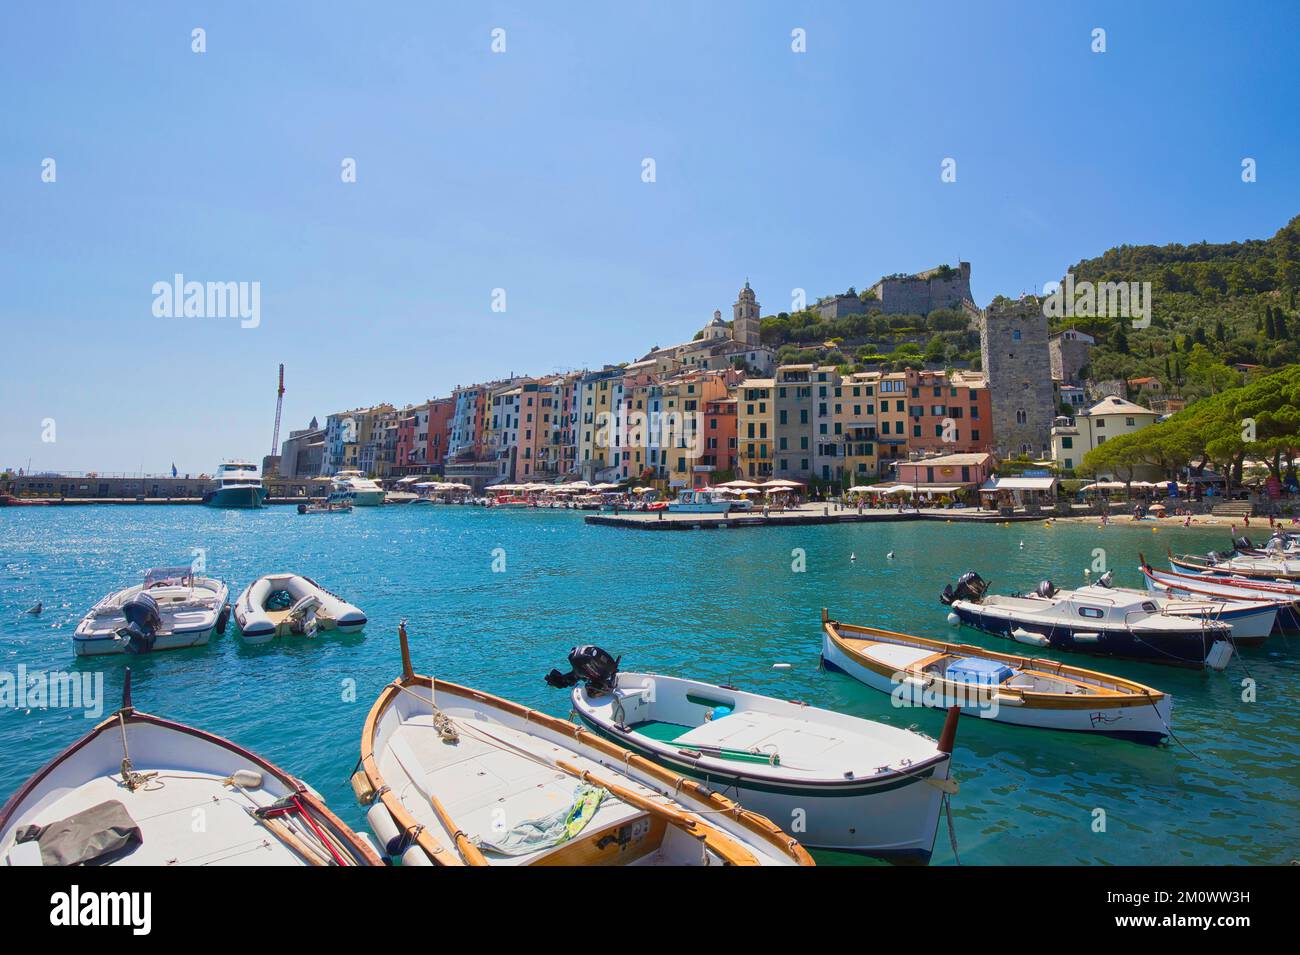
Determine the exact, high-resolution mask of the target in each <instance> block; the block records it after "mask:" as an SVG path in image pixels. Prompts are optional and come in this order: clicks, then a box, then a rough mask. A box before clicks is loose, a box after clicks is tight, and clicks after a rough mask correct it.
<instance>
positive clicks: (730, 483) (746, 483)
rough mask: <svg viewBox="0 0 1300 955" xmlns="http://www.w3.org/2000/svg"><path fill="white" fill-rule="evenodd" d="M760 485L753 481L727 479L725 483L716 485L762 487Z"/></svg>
mask: <svg viewBox="0 0 1300 955" xmlns="http://www.w3.org/2000/svg"><path fill="white" fill-rule="evenodd" d="M762 486H763V485H761V484H755V483H754V482H753V481H728V482H727V483H726V484H719V485H718V487H731V488H741V487H762Z"/></svg>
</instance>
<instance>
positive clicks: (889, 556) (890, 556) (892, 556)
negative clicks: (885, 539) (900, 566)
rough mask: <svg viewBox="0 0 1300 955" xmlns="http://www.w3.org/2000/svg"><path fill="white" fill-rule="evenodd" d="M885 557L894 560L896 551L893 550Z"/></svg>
mask: <svg viewBox="0 0 1300 955" xmlns="http://www.w3.org/2000/svg"><path fill="white" fill-rule="evenodd" d="M885 558H886V559H887V560H893V559H894V552H893V551H892V550H891V551H890V552H889V553H888V554H886V555H885Z"/></svg>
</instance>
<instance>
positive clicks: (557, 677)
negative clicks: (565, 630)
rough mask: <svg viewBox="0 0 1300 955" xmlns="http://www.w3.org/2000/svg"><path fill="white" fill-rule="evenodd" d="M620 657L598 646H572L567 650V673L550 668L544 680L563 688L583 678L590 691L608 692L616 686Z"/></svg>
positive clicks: (597, 692)
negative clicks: (570, 668)
mask: <svg viewBox="0 0 1300 955" xmlns="http://www.w3.org/2000/svg"><path fill="white" fill-rule="evenodd" d="M622 659H623V658H622V657H617V658H616V657H613V656H611V655H610V654H609V653H607V652H605V651H604V650H602V649H601V648H600V647H594V646H585V647H574V648H573V649H572V650H570V651H569V666H570V667H572V670H571V671H570V672H568V673H561V672H560V671H559V670H552V671H551V672H550V673H548V674H546V682H547V683H548V684H549V685H551V686H553V687H555V688H556V689H559V690H565V689H568V688H569V687H571V686H573V685H574V684H575V683H577V682H579V681H580V680H585V681H586V683H587V689H588V690H590V691H591V692H592V693H595V694H596V695H600V694H601V693H608V692H610V691H611V690H613V689H614V688H615V687H617V686H618V664H619V661H621V660H622Z"/></svg>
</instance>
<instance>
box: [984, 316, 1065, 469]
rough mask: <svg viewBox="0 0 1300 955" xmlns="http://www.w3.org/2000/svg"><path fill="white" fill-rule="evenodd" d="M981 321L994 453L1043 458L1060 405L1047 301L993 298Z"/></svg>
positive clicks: (1002, 455)
mask: <svg viewBox="0 0 1300 955" xmlns="http://www.w3.org/2000/svg"><path fill="white" fill-rule="evenodd" d="M979 325H980V357H981V361H982V363H983V369H984V374H985V375H987V376H988V382H989V398H990V399H991V404H992V405H993V446H994V450H995V453H996V454H997V455H998V457H1000V458H1006V457H1014V456H1016V455H1018V454H1028V455H1029V456H1030V457H1034V458H1039V459H1041V458H1044V457H1046V456H1047V455H1048V454H1049V453H1050V450H1051V443H1052V419H1053V417H1054V416H1055V414H1056V404H1055V397H1054V393H1053V390H1052V365H1051V358H1050V357H1049V351H1048V347H1047V316H1046V315H1044V314H1043V306H1042V302H1041V301H1040V300H1039V299H1037V298H1034V297H1033V296H1025V297H1024V298H1022V299H1020V300H1019V301H1016V302H1012V301H1008V300H1006V299H1003V300H1001V301H998V302H994V303H993V304H991V305H989V307H988V308H986V309H984V310H983V311H982V312H981V313H980V322H979Z"/></svg>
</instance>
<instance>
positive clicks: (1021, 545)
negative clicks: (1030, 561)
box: [1020, 541, 1025, 550]
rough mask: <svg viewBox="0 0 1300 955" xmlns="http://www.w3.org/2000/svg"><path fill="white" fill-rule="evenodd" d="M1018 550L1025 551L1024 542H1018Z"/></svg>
mask: <svg viewBox="0 0 1300 955" xmlns="http://www.w3.org/2000/svg"><path fill="white" fill-rule="evenodd" d="M1020 549H1021V550H1024V549H1025V542H1024V541H1021V542H1020Z"/></svg>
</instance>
